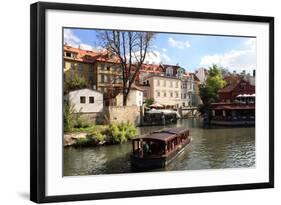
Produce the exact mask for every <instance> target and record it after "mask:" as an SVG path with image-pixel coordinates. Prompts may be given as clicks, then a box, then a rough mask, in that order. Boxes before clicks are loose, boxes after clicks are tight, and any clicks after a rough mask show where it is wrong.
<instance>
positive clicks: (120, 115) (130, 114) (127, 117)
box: [104, 106, 140, 125]
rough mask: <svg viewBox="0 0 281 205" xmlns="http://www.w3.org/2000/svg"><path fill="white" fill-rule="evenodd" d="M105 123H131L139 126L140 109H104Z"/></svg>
mask: <svg viewBox="0 0 281 205" xmlns="http://www.w3.org/2000/svg"><path fill="white" fill-rule="evenodd" d="M104 113H105V115H106V116H107V117H106V118H107V122H106V123H121V122H131V123H133V124H135V125H140V107H138V106H126V107H124V106H109V107H105V109H104Z"/></svg>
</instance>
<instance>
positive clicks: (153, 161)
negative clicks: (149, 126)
mask: <svg viewBox="0 0 281 205" xmlns="http://www.w3.org/2000/svg"><path fill="white" fill-rule="evenodd" d="M190 141H191V137H190V136H189V130H188V129H186V128H167V129H162V130H159V131H155V132H151V133H149V134H146V135H143V136H140V137H138V138H136V139H134V140H133V141H132V146H133V153H132V155H131V163H132V166H133V167H134V168H141V169H150V168H163V167H165V166H166V165H168V164H169V163H170V162H171V161H173V159H175V158H176V156H177V155H178V154H179V153H180V152H181V151H183V149H184V148H185V146H186V145H187V144H189V143H190Z"/></svg>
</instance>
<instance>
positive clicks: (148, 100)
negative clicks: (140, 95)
mask: <svg viewBox="0 0 281 205" xmlns="http://www.w3.org/2000/svg"><path fill="white" fill-rule="evenodd" d="M144 103H145V104H146V106H148V107H149V106H150V105H152V104H153V103H154V99H153V98H147V99H146V100H145V101H144Z"/></svg>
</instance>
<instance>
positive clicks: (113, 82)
mask: <svg viewBox="0 0 281 205" xmlns="http://www.w3.org/2000/svg"><path fill="white" fill-rule="evenodd" d="M95 67H96V70H97V73H96V76H97V90H99V91H101V92H107V91H108V89H109V88H114V87H120V86H122V68H121V67H120V65H118V64H115V63H109V62H97V63H96V65H95Z"/></svg>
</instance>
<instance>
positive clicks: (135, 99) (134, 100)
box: [116, 89, 143, 107]
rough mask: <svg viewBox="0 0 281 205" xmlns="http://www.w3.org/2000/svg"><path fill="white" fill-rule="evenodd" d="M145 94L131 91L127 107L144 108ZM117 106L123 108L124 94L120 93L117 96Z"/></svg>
mask: <svg viewBox="0 0 281 205" xmlns="http://www.w3.org/2000/svg"><path fill="white" fill-rule="evenodd" d="M142 104H143V92H142V91H139V90H134V89H132V90H130V92H129V95H128V98H127V106H138V107H139V106H142ZM116 106H123V94H122V93H120V94H118V95H117V96H116Z"/></svg>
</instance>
